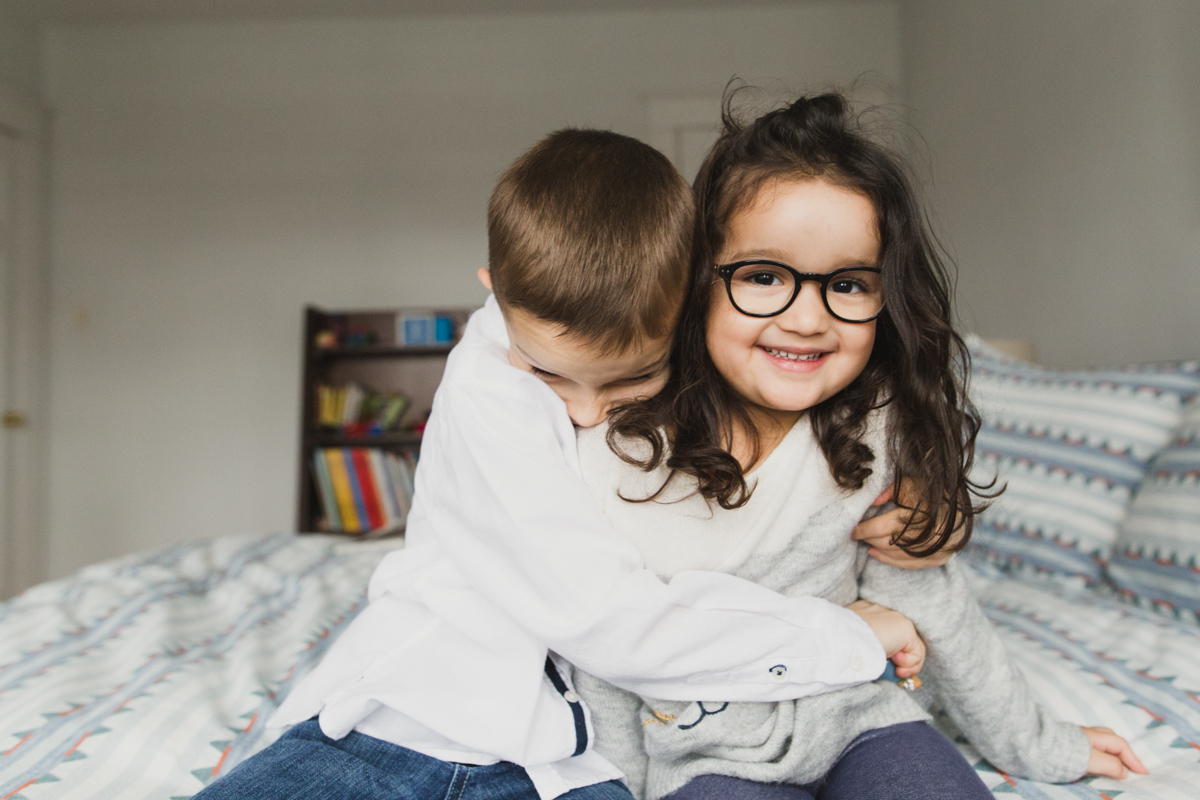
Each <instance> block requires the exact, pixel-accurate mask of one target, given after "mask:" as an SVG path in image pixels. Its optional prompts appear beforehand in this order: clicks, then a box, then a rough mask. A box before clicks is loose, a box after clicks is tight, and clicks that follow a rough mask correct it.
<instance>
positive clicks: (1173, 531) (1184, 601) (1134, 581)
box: [1108, 400, 1200, 614]
mask: <svg viewBox="0 0 1200 800" xmlns="http://www.w3.org/2000/svg"><path fill="white" fill-rule="evenodd" d="M1108 574H1109V577H1110V578H1111V579H1112V581H1113V583H1115V584H1116V585H1117V587H1118V588H1119V589H1120V590H1121V592H1122V593H1123V594H1125V595H1127V596H1130V597H1133V598H1136V599H1138V600H1141V601H1143V602H1145V603H1149V604H1152V605H1155V606H1158V607H1160V608H1162V609H1164V610H1168V611H1172V612H1178V613H1188V614H1200V400H1193V401H1192V402H1191V403H1189V404H1188V406H1187V408H1185V409H1184V413H1183V421H1182V422H1181V423H1180V425H1179V428H1178V429H1177V430H1176V432H1175V435H1174V437H1173V438H1172V441H1171V443H1170V444H1168V445H1167V447H1166V448H1165V449H1163V451H1162V452H1160V453H1159V454H1158V455H1156V456H1155V457H1154V459H1153V460H1151V462H1150V465H1149V467H1148V468H1147V470H1146V475H1145V477H1143V478H1142V482H1141V483H1140V484H1139V485H1138V487H1137V491H1136V492H1135V494H1134V497H1133V502H1132V503H1131V504H1130V508H1129V516H1128V518H1127V519H1126V520H1125V523H1124V524H1123V525H1122V526H1121V531H1120V534H1119V535H1118V537H1117V546H1116V548H1115V549H1114V551H1113V557H1112V562H1111V563H1110V564H1109V566H1108Z"/></svg>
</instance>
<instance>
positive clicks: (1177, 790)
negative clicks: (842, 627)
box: [0, 535, 1200, 800]
mask: <svg viewBox="0 0 1200 800" xmlns="http://www.w3.org/2000/svg"><path fill="white" fill-rule="evenodd" d="M395 546H396V543H389V542H378V543H371V544H364V543H359V542H354V541H350V540H346V539H344V538H333V537H323V536H303V537H299V536H288V535H275V536H267V537H256V538H246V537H230V538H223V539H216V540H210V541H204V542H197V543H194V544H190V545H186V546H181V547H176V548H172V549H169V550H165V551H161V552H156V553H152V554H149V555H142V556H137V557H131V558H126V559H123V560H119V561H114V562H110V563H106V564H100V565H97V566H93V567H89V568H87V569H85V570H82V571H81V572H79V573H77V574H76V575H74V576H72V577H70V578H68V579H65V580H62V581H55V582H52V583H47V584H43V585H41V586H38V587H35V588H34V589H32V590H30V591H29V592H26V593H25V594H24V595H22V596H20V597H18V598H16V599H14V600H11V601H9V602H7V603H4V604H0V800H19V799H20V798H25V800H49V799H50V798H55V799H56V800H65V799H66V798H70V799H71V800H85V799H87V800H101V799H102V798H103V799H104V800H107V799H108V798H123V799H125V798H127V799H128V800H137V799H138V798H163V799H166V798H187V797H190V796H191V795H193V794H194V793H195V792H197V791H199V789H200V788H201V787H203V786H204V785H205V784H207V783H208V782H210V781H211V780H213V779H214V778H215V777H216V776H219V775H222V774H224V773H225V772H227V771H228V770H230V769H231V768H232V767H233V766H234V765H235V764H237V763H238V762H240V761H241V760H243V759H245V758H246V757H247V756H249V755H251V754H252V753H254V752H256V751H257V750H259V749H261V748H263V747H265V746H266V745H267V744H269V743H270V742H271V741H272V740H273V739H274V738H275V736H277V735H278V732H277V731H273V730H268V729H267V728H266V726H265V722H266V719H267V718H268V717H269V716H270V714H271V712H272V711H273V710H274V708H275V707H276V705H277V703H278V701H279V698H280V697H282V696H283V695H285V694H286V693H287V692H288V691H289V690H290V688H291V687H292V686H293V685H294V683H295V681H296V680H297V679H298V678H299V677H300V676H301V675H303V674H304V673H305V671H307V670H308V669H310V668H311V667H312V666H313V665H314V664H315V663H316V661H317V660H318V659H319V658H320V656H321V654H322V653H323V652H324V651H325V649H326V648H327V647H328V645H329V643H330V642H331V641H332V640H333V639H334V638H336V636H337V634H338V633H339V632H340V631H341V629H343V628H344V627H345V626H346V624H347V623H348V622H349V621H350V620H351V619H352V618H353V617H354V615H355V613H357V612H358V611H359V610H360V609H361V608H362V605H363V602H364V594H363V590H364V587H365V586H366V582H367V578H368V576H369V575H370V573H371V571H372V569H373V568H374V566H375V564H376V563H378V561H379V559H380V558H381V557H382V556H383V554H384V553H385V552H386V551H387V550H389V549H391V548H392V547H395ZM977 574H978V584H977V591H978V593H979V595H980V598H981V600H982V601H983V603H984V608H985V611H986V612H987V614H988V616H989V618H990V619H991V621H992V622H993V624H995V625H996V626H997V627H998V629H999V631H1000V633H1001V635H1002V636H1003V637H1004V639H1005V641H1006V643H1007V644H1008V646H1009V648H1010V650H1011V652H1012V653H1013V655H1014V656H1015V657H1016V659H1017V661H1018V663H1019V664H1020V666H1021V667H1022V669H1023V670H1024V672H1025V674H1026V675H1027V676H1028V677H1029V680H1030V682H1031V683H1032V685H1033V688H1034V691H1035V692H1036V693H1037V695H1038V696H1039V697H1040V699H1041V700H1042V702H1044V703H1045V704H1047V705H1048V706H1050V707H1051V708H1052V709H1053V710H1054V711H1055V712H1056V713H1057V714H1058V715H1059V716H1060V717H1062V718H1064V719H1071V720H1074V721H1078V722H1080V723H1085V724H1090V725H1106V726H1108V727H1111V728H1114V729H1115V730H1116V731H1117V732H1118V733H1121V734H1122V735H1124V736H1126V737H1127V738H1129V739H1130V740H1131V741H1132V742H1133V744H1134V747H1135V748H1136V749H1137V751H1138V753H1139V755H1141V757H1142V759H1143V760H1144V761H1145V762H1146V764H1147V766H1148V767H1149V768H1150V770H1151V775H1150V776H1149V777H1148V778H1142V777H1135V778H1133V779H1131V780H1128V781H1124V782H1116V781H1109V780H1093V781H1090V782H1081V783H1077V784H1073V785H1069V786H1049V785H1046V784H1038V783H1034V782H1031V781H1024V780H1020V779H1017V778H1011V777H1008V776H1005V775H1001V774H999V773H996V772H995V771H993V770H991V769H990V768H989V767H988V766H987V765H986V764H984V763H982V762H981V761H980V759H979V757H978V756H977V755H976V754H975V753H974V752H973V751H972V750H971V749H970V747H969V746H968V745H965V744H962V745H961V747H962V749H963V752H964V753H965V754H966V755H967V757H968V759H970V760H971V762H972V763H975V764H977V765H978V767H977V768H978V770H979V772H980V774H981V776H982V777H983V779H984V781H985V782H986V783H987V784H988V786H990V787H992V788H993V791H994V792H995V794H996V796H997V797H1011V796H1019V797H1026V798H1081V797H1082V798H1118V797H1119V798H1120V799H1121V800H1182V798H1198V797H1200V629H1198V628H1197V627H1195V626H1189V625H1187V624H1185V623H1181V622H1177V621H1175V620H1173V619H1169V618H1166V617H1163V616H1159V615H1156V614H1155V613H1153V612H1151V611H1146V610H1143V609H1141V608H1138V607H1136V606H1132V605H1128V604H1125V603H1122V602H1119V601H1118V600H1116V599H1114V598H1111V597H1107V596H1104V595H1102V594H1099V593H1097V592H1095V591H1092V590H1079V589H1074V588H1072V587H1071V586H1068V585H1065V584H1055V583H1050V582H1036V581H1034V580H1033V579H1030V580H1029V581H1018V580H1015V579H1013V578H1002V577H999V576H997V575H995V574H993V573H990V572H988V571H987V568H986V567H983V568H980V570H979V572H978V573H977ZM947 732H948V734H949V735H951V736H954V732H953V731H952V730H949V729H948V728H947Z"/></svg>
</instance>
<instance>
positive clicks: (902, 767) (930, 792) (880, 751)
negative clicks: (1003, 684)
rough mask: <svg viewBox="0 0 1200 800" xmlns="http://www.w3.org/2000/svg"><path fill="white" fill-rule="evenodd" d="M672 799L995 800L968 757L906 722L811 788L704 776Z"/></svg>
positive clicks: (881, 732) (849, 752) (868, 742)
mask: <svg viewBox="0 0 1200 800" xmlns="http://www.w3.org/2000/svg"><path fill="white" fill-rule="evenodd" d="M666 800H993V795H992V793H991V792H990V791H989V790H988V788H987V787H986V786H984V785H983V781H981V780H979V776H978V775H976V774H975V770H974V769H972V768H971V765H970V764H968V763H967V760H966V759H965V758H963V757H962V754H961V753H959V752H958V750H957V749H956V748H955V747H954V745H953V744H951V743H950V741H949V740H948V739H947V738H946V737H945V736H942V734H940V733H938V732H937V731H936V730H934V728H933V726H931V725H928V724H926V723H924V722H905V723H903V724H900V725H890V726H888V727H886V728H879V729H877V730H873V731H867V732H866V733H864V734H862V735H861V736H859V737H858V738H857V739H855V740H854V741H853V742H852V743H851V744H850V746H849V747H847V748H846V752H844V753H842V755H841V756H840V757H839V758H838V760H837V763H836V764H834V765H833V769H831V770H829V773H828V774H827V775H826V776H825V777H824V778H823V779H822V780H820V781H818V782H816V783H813V784H809V785H807V786H796V785H793V784H786V783H755V782H754V781H747V780H742V779H741V778H729V777H726V776H724V775H703V776H701V777H699V778H695V779H694V780H692V781H690V782H689V783H688V784H687V785H686V786H684V787H683V788H682V789H678V790H676V791H674V792H672V793H671V794H670V795H669V796H668V797H667V798H666Z"/></svg>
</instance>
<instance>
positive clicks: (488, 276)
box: [475, 267, 492, 292]
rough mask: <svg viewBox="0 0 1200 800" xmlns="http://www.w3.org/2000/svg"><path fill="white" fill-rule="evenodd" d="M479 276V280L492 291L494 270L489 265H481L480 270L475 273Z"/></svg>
mask: <svg viewBox="0 0 1200 800" xmlns="http://www.w3.org/2000/svg"><path fill="white" fill-rule="evenodd" d="M475 274H476V275H478V276H479V282H480V283H482V284H483V285H484V286H486V287H487V290H488V291H489V292H490V291H492V271H491V270H490V269H488V268H487V267H480V268H479V272H476V273H475Z"/></svg>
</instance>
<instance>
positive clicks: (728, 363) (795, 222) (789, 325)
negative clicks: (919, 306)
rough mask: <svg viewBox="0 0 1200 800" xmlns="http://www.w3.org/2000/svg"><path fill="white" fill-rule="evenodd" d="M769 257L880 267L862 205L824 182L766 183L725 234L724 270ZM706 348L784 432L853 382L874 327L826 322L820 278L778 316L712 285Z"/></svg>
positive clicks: (868, 208)
mask: <svg viewBox="0 0 1200 800" xmlns="http://www.w3.org/2000/svg"><path fill="white" fill-rule="evenodd" d="M754 258H765V259H772V260H776V261H780V262H782V263H785V264H787V265H789V266H791V267H792V268H794V269H796V270H798V271H800V272H816V273H826V272H830V271H831V270H835V269H839V268H842V267H855V266H866V267H873V266H876V264H877V261H878V258H879V236H878V234H877V232H876V222H875V209H874V207H873V206H872V204H871V202H870V201H869V200H867V198H865V197H863V196H862V195H860V194H857V193H856V192H853V191H850V190H849V189H844V188H842V187H840V186H836V185H834V184H832V183H830V182H828V181H826V180H824V179H821V178H812V179H803V180H796V181H776V182H772V183H768V184H767V185H766V186H764V187H763V189H762V190H761V191H760V192H759V194H758V196H756V197H755V198H754V199H753V201H752V202H751V203H750V204H749V205H748V206H747V207H746V208H744V209H742V210H741V211H740V212H738V213H736V214H735V215H734V216H733V218H732V219H731V220H730V221H729V224H728V226H727V227H726V237H725V244H724V247H723V248H722V252H721V254H720V261H721V263H730V262H734V261H742V260H746V259H754ZM711 303H712V307H711V309H710V313H709V319H708V346H709V352H710V354H711V356H712V359H713V363H714V364H715V365H716V367H717V369H718V370H719V371H720V372H721V374H722V375H723V376H724V377H725V379H726V380H727V381H729V383H730V385H731V386H732V387H733V388H734V389H735V390H736V391H737V392H738V394H740V395H742V397H744V398H746V399H747V400H749V401H751V402H752V403H753V404H754V405H755V406H757V407H758V408H759V409H760V410H761V411H763V412H765V414H766V416H768V417H771V418H774V419H776V420H777V421H779V422H780V423H781V424H784V425H786V426H788V427H790V426H791V425H792V424H794V423H795V421H796V420H797V419H799V418H800V415H801V414H802V413H803V412H804V411H805V410H806V409H809V408H812V407H813V406H815V405H818V404H819V403H821V402H824V401H825V400H828V399H829V398H831V397H833V396H834V395H835V394H837V393H838V392H840V391H841V390H842V389H844V388H846V387H847V386H849V385H850V383H851V382H853V381H854V379H855V378H857V377H858V375H859V373H861V372H862V370H863V368H864V367H865V366H866V364H867V360H868V359H869V358H870V356H871V349H872V347H874V344H875V322H874V321H871V322H863V323H851V322H842V321H841V320H838V319H837V318H836V317H834V316H833V315H831V314H830V313H829V311H828V309H827V308H826V307H825V303H824V301H823V300H822V299H821V287H820V285H819V284H818V283H817V282H816V281H805V282H804V283H802V284H801V287H800V293H799V295H798V296H797V297H796V299H795V301H794V302H793V303H792V305H791V306H790V307H789V308H788V309H787V310H786V311H784V312H783V313H782V314H779V315H777V316H774V317H751V316H747V315H745V314H742V313H741V312H739V311H738V310H737V309H736V308H734V307H733V304H732V303H730V301H729V296H728V295H727V294H726V290H725V286H724V284H723V283H722V282H721V281H720V280H716V281H714V283H713V294H712V299H711Z"/></svg>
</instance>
